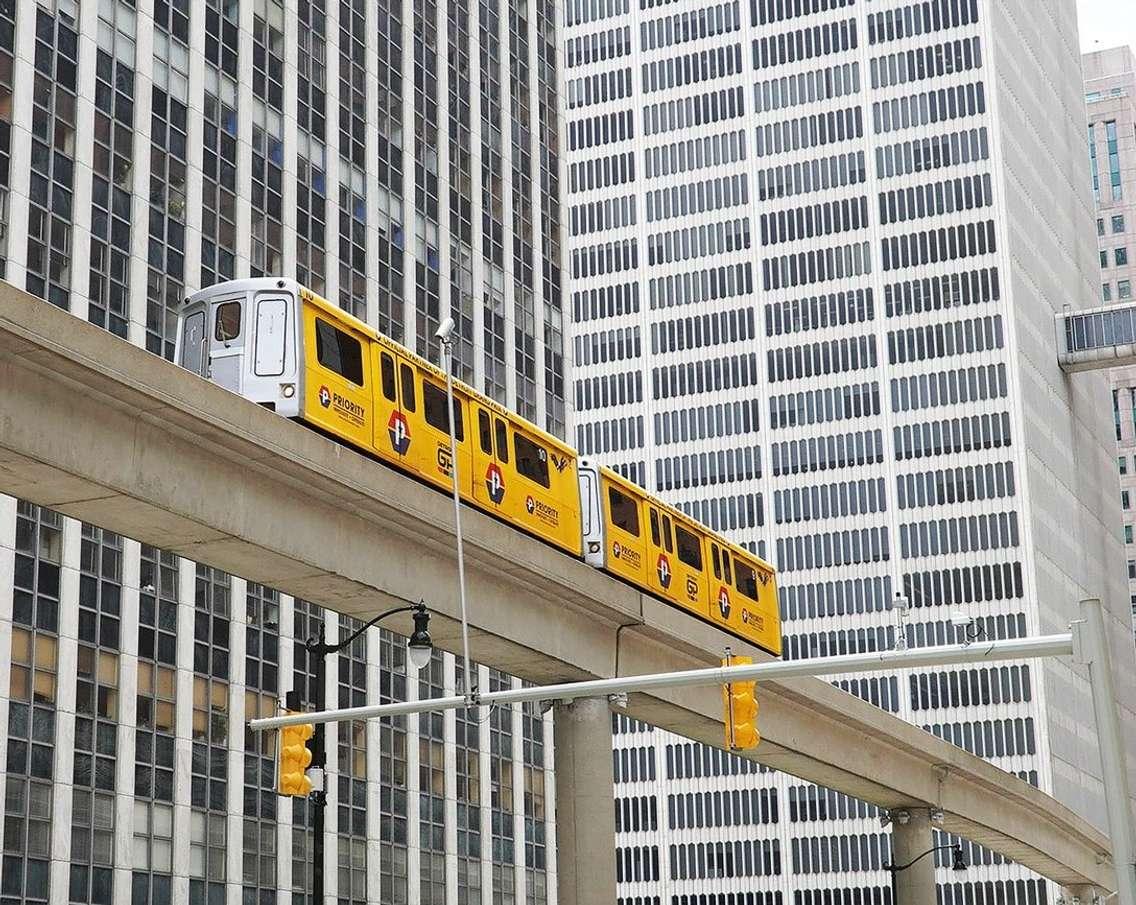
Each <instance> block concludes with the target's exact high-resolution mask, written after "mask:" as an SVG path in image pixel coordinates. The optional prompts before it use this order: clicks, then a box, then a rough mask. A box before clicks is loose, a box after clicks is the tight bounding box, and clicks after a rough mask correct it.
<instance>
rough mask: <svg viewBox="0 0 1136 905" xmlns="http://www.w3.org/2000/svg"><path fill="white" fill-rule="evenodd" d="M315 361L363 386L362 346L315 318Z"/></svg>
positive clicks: (352, 338)
mask: <svg viewBox="0 0 1136 905" xmlns="http://www.w3.org/2000/svg"><path fill="white" fill-rule="evenodd" d="M316 360H317V361H319V363H320V364H321V365H323V366H324V367H325V368H327V369H328V370H329V371H334V372H335V373H336V374H339V375H340V376H342V377H346V378H347V379H348V380H350V381H351V382H352V383H354V384H357V385H359V386H362V385H363V344H362V343H361V342H359V340H357V339H356V338H355V337H354V336H348V335H347V334H346V333H344V332H343V331H342V330H339V329H337V328H335V327H333V326H332V325H331V324H329V323H328V322H327V321H324V320H320V319H319V318H318V317H317V318H316Z"/></svg>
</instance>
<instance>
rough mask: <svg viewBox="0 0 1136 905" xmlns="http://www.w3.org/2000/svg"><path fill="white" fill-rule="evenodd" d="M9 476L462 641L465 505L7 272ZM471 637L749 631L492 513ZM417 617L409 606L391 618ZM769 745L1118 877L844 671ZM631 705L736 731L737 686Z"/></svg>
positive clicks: (478, 554)
mask: <svg viewBox="0 0 1136 905" xmlns="http://www.w3.org/2000/svg"><path fill="white" fill-rule="evenodd" d="M0 492H3V493H7V494H11V495H13V496H17V497H20V498H22V499H26V500H30V501H32V502H35V503H39V504H41V505H45V506H49V507H51V508H53V509H56V510H58V511H60V512H63V513H65V514H66V515H69V516H73V517H75V518H78V519H83V520H85V521H88V522H91V523H93V524H97V525H100V526H102V527H105V528H108V529H110V530H112V531H115V532H118V533H121V534H124V535H127V536H129V537H133V538H136V539H138V540H140V541H144V542H146V543H148V544H152V545H155V546H158V547H161V548H163V549H167V550H171V551H174V552H177V553H179V554H181V555H182V556H186V557H188V558H190V559H193V560H196V561H200V562H203V563H207V564H209V565H212V566H216V567H218V568H221V569H224V570H226V571H228V572H232V573H234V574H237V575H241V576H243V577H246V578H248V579H251V580H253V581H257V582H263V583H266V584H269V585H271V586H272V587H275V588H277V589H279V590H280V591H283V592H285V593H288V594H293V595H295V596H297V597H300V598H303V599H305V600H310V601H313V602H315V603H318V604H321V605H324V606H327V607H330V608H332V609H334V610H338V611H340V612H343V613H347V614H350V615H353V616H357V617H359V618H363V619H366V618H369V617H370V616H372V615H374V614H375V613H377V612H378V611H379V610H380V609H382V608H384V607H388V606H391V605H394V604H397V603H399V602H402V601H408V600H409V601H417V600H419V599H424V600H425V602H426V603H427V605H428V606H429V607H430V609H431V611H432V612H433V613H434V614H435V616H434V618H433V619H432V621H431V633H432V634H433V636H434V639H435V643H437V644H438V645H440V646H441V647H443V648H445V649H446V650H450V651H458V650H459V649H460V628H459V623H458V621H457V619H458V612H459V605H458V594H457V587H456V578H455V575H456V570H455V560H454V552H453V550H454V544H453V527H452V525H453V509H452V502H451V500H450V499H449V497H447V496H446V495H444V494H441V493H438V492H437V491H435V490H432V489H429V488H427V487H425V486H423V485H420V484H418V483H417V482H415V481H413V480H410V479H408V478H406V477H404V476H402V475H400V474H398V473H397V472H395V471H393V470H391V469H389V468H386V467H384V466H382V465H380V464H377V463H376V462H374V461H371V460H369V459H367V458H365V457H364V456H362V455H359V454H358V453H355V452H353V451H351V450H349V449H345V448H343V447H341V446H339V445H338V444H336V443H334V442H332V441H330V440H328V439H326V438H324V437H322V436H320V435H318V434H316V433H314V432H312V431H310V430H307V429H306V428H304V427H303V426H301V425H297V424H293V423H291V422H289V421H287V420H285V419H283V418H280V417H278V416H276V415H275V414H273V413H271V412H269V411H266V410H265V409H263V408H260V407H259V406H256V405H254V404H252V403H249V402H246V401H245V400H243V399H240V398H239V397H237V396H235V395H233V394H231V393H228V392H226V391H225V390H222V389H220V388H218V387H216V386H213V385H212V384H209V383H207V382H206V381H204V380H202V379H200V378H198V377H196V376H195V375H192V374H189V373H187V372H185V371H183V370H181V369H179V368H177V367H175V366H174V365H172V364H170V363H169V362H166V361H164V360H162V359H160V358H157V357H155V356H153V355H151V354H149V353H147V352H145V351H144V350H142V349H139V348H136V347H134V346H131V345H129V344H127V343H125V342H123V341H121V340H119V339H117V338H115V337H113V336H110V335H109V334H107V333H105V332H104V331H102V330H100V329H97V328H95V327H92V326H90V325H88V324H85V323H83V322H81V321H78V320H76V319H75V318H73V317H72V316H70V315H69V314H66V313H65V312H62V311H59V310H57V309H55V308H52V307H51V306H50V305H47V304H45V303H44V302H42V301H40V300H38V299H35V298H33V297H32V296H30V295H27V294H26V293H24V292H21V291H19V290H18V289H16V288H14V287H12V286H10V285H8V284H6V283H2V282H0ZM463 525H464V528H465V541H466V557H467V575H468V583H469V592H470V596H469V600H470V623H471V625H470V632H471V634H470V644H471V653H472V656H473V657H474V658H476V659H477V660H478V661H479V662H481V663H485V664H488V665H490V666H493V667H497V668H499V669H502V670H505V671H507V672H510V673H512V674H514V675H516V676H520V677H522V678H524V679H527V680H529V681H532V682H537V683H548V682H560V681H571V680H577V679H585V678H595V677H611V676H615V675H631V674H636V673H646V672H662V671H669V670H674V669H686V668H692V667H697V666H704V665H707V664H712V663H717V660H718V657H719V656H720V652H721V651H722V649H723V647H724V646H725V645H727V644H730V645H732V647H733V649H734V651H735V653H753V654H754V655H755V656H762V655H761V654H759V653H758V652H757V651H747V650H746V645H744V644H742V643H740V642H738V641H737V640H736V639H731V638H729V637H727V636H726V635H724V634H722V633H720V632H719V631H718V630H716V629H714V628H712V627H710V626H708V625H703V624H701V623H698V622H696V621H695V620H693V619H691V618H690V617H688V616H686V615H684V614H682V613H681V612H679V611H677V610H674V609H672V608H670V607H668V606H667V605H665V604H663V603H661V602H659V601H657V600H655V599H654V598H651V597H648V596H645V595H643V594H640V593H639V592H637V591H635V590H634V589H632V588H631V587H629V586H627V585H624V584H622V583H620V582H618V581H615V580H613V579H612V578H610V577H608V576H606V575H604V574H602V573H600V572H597V571H595V570H593V569H591V568H589V567H587V566H585V565H584V564H583V563H581V562H577V561H575V560H573V559H572V558H570V557H568V556H565V555H564V554H562V553H559V552H557V551H555V550H553V549H552V548H550V547H548V546H546V545H544V544H542V543H540V542H538V541H536V540H534V539H531V538H529V537H527V536H525V535H522V534H520V533H519V532H517V531H515V530H513V529H512V528H509V527H508V526H506V525H504V524H502V523H500V522H498V521H496V520H495V519H493V518H491V517H489V516H486V515H484V514H482V513H480V512H477V511H475V510H472V509H468V508H467V509H466V510H465V512H464V514H463ZM391 627H392V628H394V629H396V630H399V631H403V632H409V629H410V625H409V621H408V620H407V621H403V622H399V621H397V620H391ZM759 698H760V701H761V716H760V725H761V730H762V736H763V741H762V743H761V745H760V746H759V747H758V748H757V749H756V750H755V751H754V752H752V753H751V754H749V755H747V756H751V757H753V759H755V760H757V761H759V762H760V763H763V764H766V765H767V766H769V767H773V768H776V769H778V770H783V771H785V772H787V773H790V774H792V775H794V776H798V777H801V778H802V779H806V780H810V781H813V782H817V783H821V784H823V785H826V786H828V787H830V788H833V789H837V790H839V791H841V792H845V793H847V794H849V795H853V796H855V797H857V798H860V799H863V800H865V801H869V802H871V803H873V804H876V805H879V806H881V807H884V808H901V807H913V808H915V807H936V808H941V809H942V810H943V812H944V815H945V822H944V829H946V830H949V831H951V832H954V833H957V834H959V835H961V836H964V837H966V838H968V839H972V840H974V841H975V842H979V843H981V844H983V845H985V846H987V847H989V848H991V849H993V850H995V851H998V852H1001V853H1002V854H1004V855H1006V856H1008V857H1009V858H1012V859H1013V860H1015V861H1017V862H1019V863H1021V864H1023V865H1026V866H1027V867H1030V868H1032V869H1033V870H1035V871H1037V872H1039V873H1041V874H1043V875H1045V876H1047V877H1049V878H1051V879H1053V880H1055V881H1057V882H1059V883H1061V884H1063V885H1065V886H1077V885H1085V884H1091V885H1095V886H1097V887H1099V888H1101V889H1104V890H1112V889H1114V888H1115V877H1114V875H1113V873H1112V868H1111V861H1110V856H1109V845H1108V841H1107V839H1106V837H1105V836H1104V834H1103V833H1101V832H1099V831H1098V830H1097V829H1095V828H1094V827H1092V826H1091V825H1089V824H1088V823H1086V822H1085V821H1084V820H1082V819H1080V818H1079V817H1078V816H1076V815H1075V814H1074V813H1072V812H1071V811H1070V810H1069V809H1067V808H1066V807H1064V806H1063V805H1061V804H1059V803H1058V802H1057V801H1055V800H1054V799H1052V798H1050V797H1049V796H1048V795H1045V794H1044V793H1042V792H1040V791H1038V790H1037V789H1034V788H1033V787H1031V786H1030V785H1028V784H1027V783H1025V782H1023V781H1021V780H1019V779H1017V778H1016V777H1014V776H1011V775H1010V774H1008V773H1005V772H1004V771H1002V770H1000V769H998V768H996V767H994V766H992V765H991V764H988V763H986V762H985V761H983V760H981V759H980V758H977V757H974V756H972V755H970V754H967V753H966V752H964V751H962V750H961V749H959V748H956V747H954V746H953V745H950V744H947V743H946V742H943V741H941V740H939V739H936V738H935V737H933V736H932V735H930V734H929V733H927V732H924V731H923V730H921V729H919V728H917V727H915V726H912V725H910V724H908V723H906V722H904V721H902V720H899V719H897V718H895V717H892V716H891V715H889V714H887V713H885V712H884V711H882V710H879V709H877V708H876V707H873V706H871V705H869V704H867V703H865V702H863V701H861V700H859V699H858V698H855V697H852V696H851V695H848V694H845V693H843V692H841V691H839V690H837V689H836V688H834V687H833V686H831V685H829V684H827V683H826V682H823V681H819V680H815V679H805V680H791V681H784V682H768V683H763V684H762V685H761V687H760V689H759ZM627 713H628V715H629V716H632V717H634V718H636V719H641V720H645V721H647V722H649V723H652V724H654V725H656V726H661V727H663V728H665V729H669V730H671V731H673V732H677V733H679V734H680V735H683V736H686V737H687V738H691V739H695V740H698V741H701V742H705V743H707V744H710V745H715V746H719V747H721V745H722V722H721V697H720V692H719V690H718V689H717V688H686V689H668V690H665V691H659V692H657V693H654V694H639V695H633V696H631V698H630V700H629V702H628V705H627Z"/></svg>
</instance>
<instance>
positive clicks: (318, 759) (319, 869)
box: [303, 623, 327, 905]
mask: <svg viewBox="0 0 1136 905" xmlns="http://www.w3.org/2000/svg"><path fill="white" fill-rule="evenodd" d="M318 643H319V647H318V648H317V649H316V650H314V651H311V648H310V647H309V650H310V651H311V652H312V653H314V654H315V663H313V664H312V680H313V683H314V684H315V689H314V690H313V693H312V704H313V705H315V708H316V711H317V712H318V711H321V710H323V708H324V702H325V691H326V689H325V685H326V682H325V678H324V673H325V670H326V669H327V653H326V652H325V650H324V648H323V624H322V623H321V624H320V630H319V642H318ZM303 715H304V716H310V714H303ZM309 722H310V720H309ZM326 729H327V727H326V726H325V725H324V724H323V723H316V726H315V732H314V733H313V734H312V769H313V771H316V770H318V771H319V772H318V774H317V776H316V777H315V779H316V782H314V783H313V788H312V791H311V793H310V794H309V795H308V806H309V807H310V808H311V809H312V903H313V905H324V898H323V841H324V840H323V819H324V809H325V808H326V807H327V745H326V743H325V742H326V736H325V732H326ZM317 786H318V788H317Z"/></svg>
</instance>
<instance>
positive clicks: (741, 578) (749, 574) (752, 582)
mask: <svg viewBox="0 0 1136 905" xmlns="http://www.w3.org/2000/svg"><path fill="white" fill-rule="evenodd" d="M734 587H735V588H737V589H738V590H739V591H741V593H742V594H744V595H745V596H746V597H748V598H749V599H750V600H757V572H756V571H754V569H753V567H752V566H749V565H747V564H746V563H744V562H742V561H741V560H740V559H735V560H734Z"/></svg>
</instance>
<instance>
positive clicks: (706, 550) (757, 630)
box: [579, 458, 781, 656]
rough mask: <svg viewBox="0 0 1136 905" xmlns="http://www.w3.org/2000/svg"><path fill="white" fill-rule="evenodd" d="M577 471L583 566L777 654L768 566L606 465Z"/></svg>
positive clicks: (587, 463) (583, 463) (584, 465)
mask: <svg viewBox="0 0 1136 905" xmlns="http://www.w3.org/2000/svg"><path fill="white" fill-rule="evenodd" d="M579 473H580V498H581V500H580V509H581V512H582V513H583V524H584V548H585V559H586V561H587V562H588V563H590V564H591V565H593V566H596V567H598V568H602V569H604V570H605V571H607V572H610V573H611V574H613V575H617V576H619V577H620V578H622V579H623V580H624V581H627V582H630V583H631V584H634V585H636V586H637V587H640V588H642V589H643V590H645V591H647V592H648V593H650V594H653V595H654V596H656V597H659V598H661V599H663V600H665V601H667V602H668V603H670V604H672V605H674V606H676V607H679V608H680V609H684V610H686V611H688V612H690V613H692V614H693V615H695V616H697V617H698V618H699V619H701V620H703V621H704V622H711V623H713V624H715V625H717V626H718V627H719V628H722V629H725V630H726V631H728V632H730V633H731V634H734V635H737V636H738V637H740V638H744V639H745V640H747V641H749V642H751V643H752V644H755V645H757V646H758V647H761V648H762V649H764V650H766V651H768V652H769V653H771V654H774V655H777V656H780V654H781V617H780V610H779V607H778V603H777V586H776V581H775V573H774V570H773V567H772V566H770V565H769V564H768V563H767V562H765V561H764V560H762V559H760V558H759V557H757V556H754V555H753V554H752V553H750V552H749V551H748V550H745V549H744V548H742V547H739V546H737V545H736V544H732V543H730V542H729V541H727V540H725V539H724V538H722V537H719V536H718V535H716V534H714V533H713V532H712V531H711V530H710V529H709V528H707V527H706V526H705V525H702V524H700V523H699V522H697V521H695V520H694V519H692V518H690V517H689V516H688V515H686V514H685V513H684V512H681V511H680V510H678V509H675V508H674V507H673V506H669V505H667V504H666V503H664V502H662V501H661V500H657V499H655V498H654V497H652V496H650V495H649V494H648V493H647V492H646V491H645V490H643V488H641V487H639V486H637V485H636V484H633V483H631V482H630V481H628V480H627V479H625V478H623V477H621V476H620V475H618V474H616V473H615V472H614V471H612V470H611V469H609V468H603V467H600V466H598V465H597V464H596V463H594V462H592V461H591V460H590V459H588V458H581V459H580V464H579Z"/></svg>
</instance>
